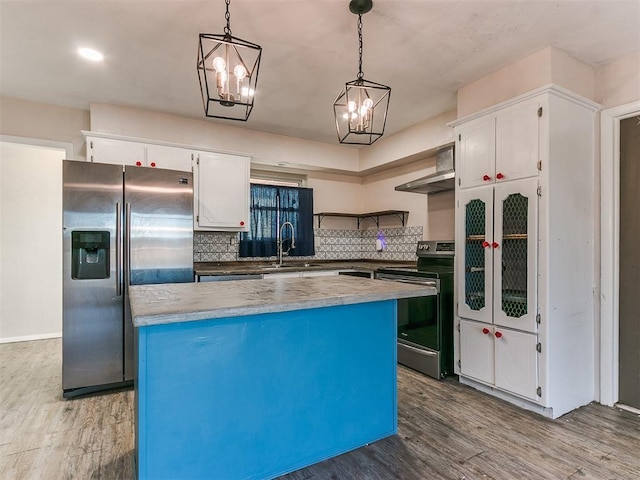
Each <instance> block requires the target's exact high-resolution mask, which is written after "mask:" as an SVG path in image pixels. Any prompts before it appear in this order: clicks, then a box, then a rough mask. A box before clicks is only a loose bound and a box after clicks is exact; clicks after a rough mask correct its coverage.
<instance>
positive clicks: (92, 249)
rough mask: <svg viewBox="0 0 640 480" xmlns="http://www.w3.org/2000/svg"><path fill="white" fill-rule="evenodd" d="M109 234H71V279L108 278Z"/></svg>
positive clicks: (92, 232)
mask: <svg viewBox="0 0 640 480" xmlns="http://www.w3.org/2000/svg"><path fill="white" fill-rule="evenodd" d="M109 244H110V242H109V232H105V231H91V232H89V231H73V232H71V252H72V253H71V278H73V279H74V280H91V279H100V278H109Z"/></svg>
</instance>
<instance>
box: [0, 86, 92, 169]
mask: <svg viewBox="0 0 640 480" xmlns="http://www.w3.org/2000/svg"><path fill="white" fill-rule="evenodd" d="M81 130H89V112H88V111H85V110H77V109H74V108H66V107H57V106H54V105H46V104H43V103H35V102H29V101H27V100H19V99H15V98H6V97H0V134H3V135H10V136H15V137H26V138H33V139H40V140H53V141H56V142H68V143H71V144H72V145H73V155H72V157H73V158H71V159H72V160H84V158H85V155H86V150H85V145H84V138H83V136H82V133H81V132H80V131H81Z"/></svg>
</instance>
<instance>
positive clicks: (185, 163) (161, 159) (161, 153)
mask: <svg viewBox="0 0 640 480" xmlns="http://www.w3.org/2000/svg"><path fill="white" fill-rule="evenodd" d="M193 157H194V154H193V151H192V150H189V149H187V148H178V147H166V146H164V145H147V166H149V167H151V168H164V169H167V170H180V171H183V172H190V171H191V170H192V158H193Z"/></svg>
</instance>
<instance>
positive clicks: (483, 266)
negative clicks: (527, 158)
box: [457, 187, 493, 323]
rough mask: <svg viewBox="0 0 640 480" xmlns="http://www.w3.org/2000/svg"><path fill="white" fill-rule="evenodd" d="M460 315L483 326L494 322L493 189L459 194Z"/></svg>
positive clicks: (474, 190) (477, 189)
mask: <svg viewBox="0 0 640 480" xmlns="http://www.w3.org/2000/svg"><path fill="white" fill-rule="evenodd" d="M458 199H459V200H458V204H457V208H458V214H457V219H458V227H457V232H458V240H457V241H458V242H459V243H460V244H462V245H464V248H463V253H462V255H461V256H460V257H461V258H459V259H458V279H459V280H458V293H459V295H458V315H459V316H461V317H464V318H469V319H472V320H478V321H480V322H486V323H492V321H493V318H492V316H493V312H492V309H493V295H492V283H493V272H492V269H493V256H492V251H491V250H492V249H491V243H492V236H493V188H492V187H484V188H474V189H471V190H461V191H460V192H459V193H458Z"/></svg>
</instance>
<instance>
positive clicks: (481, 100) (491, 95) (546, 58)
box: [458, 47, 596, 118]
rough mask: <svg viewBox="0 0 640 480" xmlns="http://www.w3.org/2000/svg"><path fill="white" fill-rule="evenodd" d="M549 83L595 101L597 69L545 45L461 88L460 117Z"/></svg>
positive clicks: (459, 96)
mask: <svg viewBox="0 0 640 480" xmlns="http://www.w3.org/2000/svg"><path fill="white" fill-rule="evenodd" d="M550 83H554V84H556V85H558V86H560V87H563V88H566V89H567V90H571V91H572V92H575V93H577V94H578V95H582V96H583V97H585V98H588V99H589V100H595V90H596V89H595V71H594V70H593V68H591V67H589V66H588V65H585V64H583V63H582V62H579V61H578V60H576V59H574V58H572V57H570V56H569V55H567V54H566V53H564V52H563V51H561V50H558V49H557V48H554V47H546V48H544V49H542V50H540V51H538V52H536V53H533V54H531V55H529V56H528V57H525V58H523V59H521V60H519V61H517V62H515V63H512V64H510V65H507V66H505V67H504V68H501V69H500V70H498V71H496V72H494V73H491V74H489V75H487V76H486V77H483V78H481V79H479V80H476V81H475V82H472V83H469V84H467V85H465V86H463V87H461V88H460V89H459V90H458V118H462V117H465V116H467V115H470V114H472V113H474V112H477V111H479V110H482V109H483V108H487V107H490V106H492V105H496V104H498V103H500V102H504V101H505V100H508V99H510V98H513V97H516V96H518V95H521V94H523V93H526V92H529V91H531V90H535V89H536V88H540V87H543V86H545V85H548V84H550Z"/></svg>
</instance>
